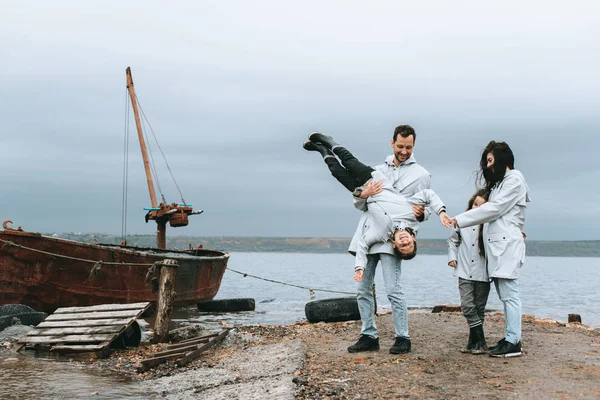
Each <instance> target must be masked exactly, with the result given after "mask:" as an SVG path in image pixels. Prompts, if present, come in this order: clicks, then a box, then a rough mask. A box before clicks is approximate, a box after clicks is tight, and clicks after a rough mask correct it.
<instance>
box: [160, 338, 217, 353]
mask: <svg viewBox="0 0 600 400" xmlns="http://www.w3.org/2000/svg"><path fill="white" fill-rule="evenodd" d="M209 340H210V339H209V338H205V339H194V340H192V341H189V342H185V343H175V344H170V345H168V346H167V350H173V349H180V348H182V347H187V346H192V345H195V344H201V343H208V341H209Z"/></svg>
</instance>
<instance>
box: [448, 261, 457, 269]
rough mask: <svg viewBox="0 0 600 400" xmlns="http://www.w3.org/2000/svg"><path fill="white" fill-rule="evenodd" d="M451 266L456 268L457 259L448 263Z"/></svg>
mask: <svg viewBox="0 0 600 400" xmlns="http://www.w3.org/2000/svg"><path fill="white" fill-rule="evenodd" d="M448 265H449V266H451V267H452V268H456V260H452V261H450V262H449V263H448Z"/></svg>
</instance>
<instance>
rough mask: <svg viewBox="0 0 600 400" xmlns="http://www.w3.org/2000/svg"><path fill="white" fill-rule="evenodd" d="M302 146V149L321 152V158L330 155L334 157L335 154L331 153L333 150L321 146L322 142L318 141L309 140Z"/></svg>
mask: <svg viewBox="0 0 600 400" xmlns="http://www.w3.org/2000/svg"><path fill="white" fill-rule="evenodd" d="M302 147H303V148H304V150H308V151H318V152H319V153H321V155H322V156H323V158H325V156H332V157H335V155H334V154H333V152H332V151H331V150H329V149H328V148H327V147H325V146H323V145H322V144H319V143H314V142H311V141H306V142H304V143H303V144H302Z"/></svg>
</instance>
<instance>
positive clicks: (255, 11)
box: [0, 1, 600, 240]
mask: <svg viewBox="0 0 600 400" xmlns="http://www.w3.org/2000/svg"><path fill="white" fill-rule="evenodd" d="M599 38H600V3H598V2H595V1H571V2H549V1H527V2H524V1H514V2H511V1H504V2H495V3H494V4H492V3H490V2H481V1H452V2H448V1H438V2H436V1H428V2H408V1H406V2H404V1H402V2H401V1H373V2H363V1H361V2H359V1H355V2H352V1H302V2H285V1H185V2H184V1H174V2H156V1H128V2H123V1H102V2H101V1H95V2H92V1H87V2H82V1H53V2H41V1H18V2H7V1H6V2H3V6H2V12H1V13H0V59H1V60H2V66H1V67H0V68H1V71H2V73H1V74H0V126H1V128H0V132H1V133H0V138H1V147H0V148H1V151H2V154H1V155H0V207H1V210H2V211H1V213H0V220H5V219H11V220H13V221H14V226H17V225H20V226H22V227H23V228H24V229H25V230H28V231H37V232H107V233H114V234H120V233H121V203H122V201H121V200H122V175H123V143H124V134H125V126H126V124H125V115H126V114H125V108H126V107H125V106H126V102H125V99H126V97H125V90H126V89H125V69H126V68H127V67H128V66H131V68H132V71H133V78H134V82H135V86H136V90H137V94H138V97H139V99H140V102H141V105H142V107H143V108H144V111H145V113H146V116H147V117H148V119H149V121H150V123H151V124H152V126H153V128H154V131H155V132H156V135H157V137H158V140H159V143H160V144H161V146H162V149H163V151H164V152H165V154H166V156H167V160H168V162H169V165H170V167H171V170H172V172H173V174H174V175H175V178H176V179H177V182H178V184H179V186H180V187H181V189H182V192H183V196H184V199H185V200H186V201H187V202H188V203H191V204H192V205H193V206H194V208H197V209H202V210H204V214H202V215H200V216H194V217H191V222H190V225H189V226H188V227H185V228H177V229H170V230H169V231H168V234H169V235H177V234H181V235H206V236H217V235H225V236H336V237H349V236H351V235H352V233H353V232H354V229H355V228H356V224H357V222H358V218H359V212H358V211H357V210H355V209H354V207H353V205H352V199H351V196H350V194H349V193H348V192H347V191H346V190H345V189H344V188H343V187H342V186H341V185H339V184H338V183H337V182H336V181H335V180H334V179H333V178H332V177H331V175H330V174H329V172H328V170H327V168H326V166H325V164H324V163H323V162H322V161H321V159H320V157H319V156H318V154H316V153H309V152H306V151H304V150H303V149H302V147H301V145H302V142H303V141H304V140H306V137H307V135H308V134H309V133H310V132H311V131H315V130H319V131H322V132H325V133H328V134H331V135H333V136H334V137H335V138H336V139H337V140H338V141H339V142H340V143H342V144H344V145H346V146H347V147H348V148H349V149H350V150H351V151H353V152H354V153H355V154H356V156H358V157H359V159H361V160H362V161H363V162H365V163H367V164H370V165H377V164H380V163H382V162H383V160H384V159H385V157H386V156H387V155H388V154H391V147H390V140H391V137H392V134H393V130H394V127H395V126H396V125H399V124H410V125H412V126H413V127H414V128H415V130H416V131H417V142H416V146H415V151H414V154H415V156H416V158H417V160H418V162H419V163H420V164H421V165H423V166H424V167H425V168H426V169H427V170H429V171H430V173H431V174H432V178H433V188H434V189H435V190H436V191H437V192H438V193H439V195H440V196H441V197H442V199H443V200H444V202H445V203H446V205H447V207H448V210H449V213H450V214H451V215H454V214H457V213H459V212H461V211H463V210H464V208H465V207H466V204H467V200H468V199H469V197H470V196H471V194H472V192H473V191H474V188H475V187H474V182H473V172H474V171H475V170H476V169H477V167H478V161H479V157H480V154H481V150H482V149H483V148H484V147H485V145H486V144H487V143H488V142H489V141H490V140H502V141H506V142H507V143H508V144H509V145H510V146H511V147H512V149H513V151H514V153H515V157H516V165H515V166H516V168H517V169H519V170H521V171H522V172H523V173H524V175H525V177H526V179H527V181H528V184H529V187H530V191H531V197H532V199H533V202H532V203H530V205H529V207H528V211H527V221H526V226H525V232H526V233H527V235H528V238H531V239H534V240H555V239H566V240H571V239H600V235H599V234H598V232H600V230H599V229H598V224H599V223H600V205H599V202H598V195H599V194H600V193H599V189H598V182H600V167H599V163H598V158H599V157H598V147H599V146H600V131H599V128H600V79H599V71H600V40H599ZM130 135H131V136H130V156H129V173H130V174H129V191H128V210H127V215H128V219H127V225H128V233H129V234H133V233H135V234H151V233H153V232H154V230H155V224H154V223H152V222H151V223H149V224H146V223H145V222H144V214H145V212H144V211H143V207H148V206H149V205H150V200H149V197H148V190H147V187H146V186H145V185H146V181H145V177H144V170H143V165H142V162H141V155H140V151H139V145H138V143H137V137H136V133H135V128H134V125H133V121H132V122H131V125H130ZM153 154H154V157H155V161H156V162H157V164H156V167H157V169H158V170H159V177H160V183H161V187H162V189H163V192H164V195H165V196H166V198H167V200H168V201H169V202H174V201H179V200H180V198H179V195H178V193H177V191H176V189H175V187H174V185H173V184H172V183H171V181H170V177H169V175H168V173H167V172H166V170H165V168H163V167H164V164H163V163H161V159H160V157H159V156H160V154H159V152H158V150H156V148H154V149H153ZM448 233H449V232H448V231H447V230H445V229H444V228H442V227H441V226H440V225H439V222H438V221H437V220H436V219H432V220H430V221H429V222H427V223H425V224H424V225H423V227H422V228H421V234H420V236H421V237H425V238H444V237H447V234H448Z"/></svg>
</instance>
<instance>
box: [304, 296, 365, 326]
mask: <svg viewBox="0 0 600 400" xmlns="http://www.w3.org/2000/svg"><path fill="white" fill-rule="evenodd" d="M304 313H305V314H306V319H307V320H308V322H321V321H323V322H341V321H356V320H360V312H359V311H358V302H357V301H356V297H355V296H353V297H337V298H332V299H324V300H315V301H310V302H308V303H306V306H304Z"/></svg>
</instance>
